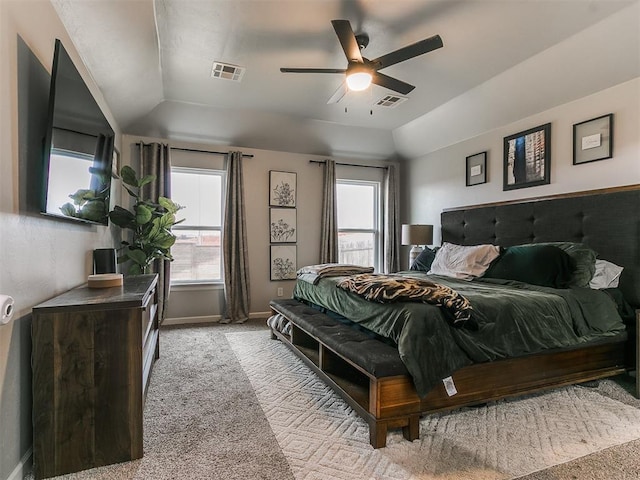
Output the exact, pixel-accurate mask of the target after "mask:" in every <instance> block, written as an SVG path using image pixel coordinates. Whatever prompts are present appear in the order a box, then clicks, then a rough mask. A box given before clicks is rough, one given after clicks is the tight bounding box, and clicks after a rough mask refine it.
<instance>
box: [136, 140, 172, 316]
mask: <svg viewBox="0 0 640 480" xmlns="http://www.w3.org/2000/svg"><path fill="white" fill-rule="evenodd" d="M139 151H140V158H139V161H140V174H139V176H140V178H142V177H144V176H145V175H155V176H156V180H155V182H151V183H148V184H147V185H145V186H144V187H142V192H141V193H142V198H148V199H150V200H152V201H154V202H157V201H158V197H167V198H171V150H170V148H169V146H168V145H164V144H160V143H140V149H139ZM152 268H153V272H155V273H157V274H158V320H159V322H160V323H162V322H163V321H164V315H165V312H166V305H167V302H168V301H169V285H170V270H171V262H169V261H168V260H156V261H155V262H154V264H153V267H152Z"/></svg>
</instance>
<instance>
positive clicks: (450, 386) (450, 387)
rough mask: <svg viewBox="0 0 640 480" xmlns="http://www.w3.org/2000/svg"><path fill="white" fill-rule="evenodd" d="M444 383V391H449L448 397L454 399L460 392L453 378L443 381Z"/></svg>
mask: <svg viewBox="0 0 640 480" xmlns="http://www.w3.org/2000/svg"><path fill="white" fill-rule="evenodd" d="M442 383H444V389H445V390H446V391H447V395H449V396H450V397H453V396H454V395H455V394H456V393H458V390H456V384H455V383H453V378H451V377H447V378H443V379H442Z"/></svg>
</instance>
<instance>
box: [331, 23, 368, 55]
mask: <svg viewBox="0 0 640 480" xmlns="http://www.w3.org/2000/svg"><path fill="white" fill-rule="evenodd" d="M331 24H332V25H333V29H334V30H335V31H336V35H337V36H338V40H340V45H342V50H344V54H345V55H346V56H347V60H349V62H359V63H363V60H362V54H361V53H360V46H359V45H358V42H357V40H356V35H355V33H353V29H352V28H351V24H350V23H349V20H331Z"/></svg>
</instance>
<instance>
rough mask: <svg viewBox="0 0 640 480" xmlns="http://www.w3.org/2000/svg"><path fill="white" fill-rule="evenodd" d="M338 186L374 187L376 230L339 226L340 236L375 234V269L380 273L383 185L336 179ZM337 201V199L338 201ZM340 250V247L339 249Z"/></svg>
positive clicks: (373, 182) (374, 182)
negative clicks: (347, 234) (381, 191)
mask: <svg viewBox="0 0 640 480" xmlns="http://www.w3.org/2000/svg"><path fill="white" fill-rule="evenodd" d="M337 185H363V186H373V187H374V188H373V203H374V205H373V216H374V228H340V226H339V225H338V234H339V233H340V232H345V233H373V268H374V269H375V271H376V272H380V271H381V268H382V221H383V219H382V215H381V213H382V203H381V201H382V197H381V195H380V190H381V188H382V184H381V183H380V182H378V181H375V180H353V179H346V178H339V179H336V186H337ZM336 200H337V199H336ZM338 248H339V247H338Z"/></svg>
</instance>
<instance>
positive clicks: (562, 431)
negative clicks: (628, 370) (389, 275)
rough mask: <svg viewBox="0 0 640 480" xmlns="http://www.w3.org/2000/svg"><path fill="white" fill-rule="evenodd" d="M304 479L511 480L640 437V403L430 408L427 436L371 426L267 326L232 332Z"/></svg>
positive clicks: (572, 399)
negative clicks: (377, 438) (377, 444)
mask: <svg viewBox="0 0 640 480" xmlns="http://www.w3.org/2000/svg"><path fill="white" fill-rule="evenodd" d="M226 336H227V339H228V341H229V343H230V345H231V348H232V349H233V351H234V353H235V354H236V356H237V358H238V360H239V361H240V364H241V365H242V368H243V370H244V371H245V372H246V374H247V377H248V378H249V380H250V382H251V384H252V386H253V388H254V389H255V392H256V395H257V398H258V401H259V402H260V405H261V407H262V409H263V411H264V413H265V415H266V417H267V419H268V421H269V424H270V426H271V428H272V430H273V432H274V434H275V436H276V438H277V441H278V443H279V445H280V447H281V449H282V451H283V453H284V455H285V457H286V458H287V461H288V462H289V464H290V466H291V469H292V470H293V472H294V475H295V477H296V479H298V480H303V479H304V480H329V479H340V480H362V479H365V480H366V479H376V480H378V479H379V480H383V479H384V480H386V479H389V480H400V479H402V480H409V479H420V480H463V479H464V480H507V479H513V478H517V477H520V476H523V475H527V474H529V473H532V472H536V471H539V470H543V469H545V468H549V467H551V466H553V465H558V464H561V463H564V462H568V461H570V460H574V459H576V458H579V457H582V456H585V455H588V454H590V453H594V452H597V451H599V450H602V449H605V448H608V447H611V446H614V445H619V444H622V443H625V442H628V441H631V440H634V439H637V438H640V410H638V409H636V408H634V407H632V406H629V405H625V404H623V403H621V402H618V401H616V400H613V399H611V398H608V397H605V396H603V395H601V394H599V393H598V392H596V391H594V390H593V389H590V388H585V387H567V388H562V389H558V390H554V391H551V392H549V393H545V394H539V395H532V396H528V397H523V398H520V399H517V400H511V401H500V402H492V403H490V404H487V405H485V406H482V407H477V408H467V409H461V410H458V411H456V412H452V413H446V414H434V415H428V416H425V417H423V418H422V419H421V421H420V439H419V440H416V441H414V442H409V441H407V440H405V439H404V438H403V437H402V434H401V432H400V431H393V432H391V433H390V434H389V435H388V438H387V447H386V448H382V449H377V450H374V449H373V448H372V447H371V446H370V445H369V435H368V426H367V424H366V422H364V420H362V419H361V418H360V417H359V416H358V415H357V414H356V413H355V412H354V411H353V410H352V409H351V407H349V406H348V405H347V404H346V402H344V401H343V400H342V399H341V398H340V397H338V396H337V395H336V394H334V393H333V391H332V390H331V389H330V388H328V387H327V386H326V385H325V384H324V383H323V382H322V381H320V380H319V379H318V378H317V377H316V376H315V374H314V373H313V372H312V371H311V370H310V369H309V368H308V367H306V366H305V365H304V364H303V363H302V362H301V361H300V360H299V359H298V358H297V357H296V356H295V355H294V354H293V353H292V352H291V351H290V350H289V349H288V348H287V347H286V346H285V345H283V344H282V343H281V342H279V341H277V340H271V339H270V338H269V335H268V334H267V333H266V332H248V333H228V334H226Z"/></svg>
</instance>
